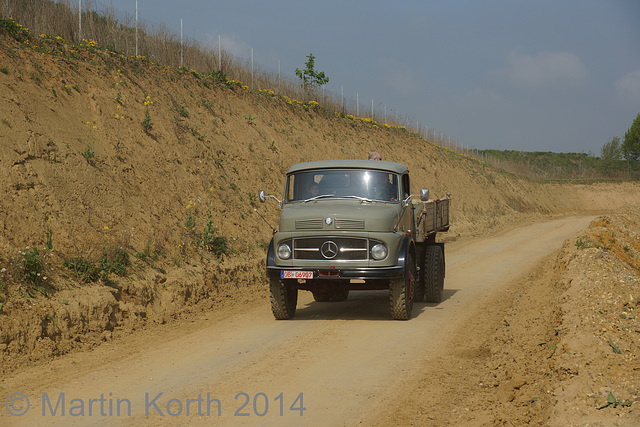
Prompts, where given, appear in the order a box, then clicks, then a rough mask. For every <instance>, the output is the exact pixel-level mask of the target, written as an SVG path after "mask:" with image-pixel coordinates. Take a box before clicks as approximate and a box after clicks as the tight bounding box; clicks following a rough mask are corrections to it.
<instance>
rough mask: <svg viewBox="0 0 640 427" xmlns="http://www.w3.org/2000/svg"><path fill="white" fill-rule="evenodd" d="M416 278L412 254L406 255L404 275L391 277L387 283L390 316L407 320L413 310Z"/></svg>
mask: <svg viewBox="0 0 640 427" xmlns="http://www.w3.org/2000/svg"><path fill="white" fill-rule="evenodd" d="M415 279H416V264H415V262H414V260H413V254H411V253H409V255H408V256H407V263H406V268H405V270H404V277H402V278H400V279H393V280H391V283H389V302H390V303H391V317H392V318H393V319H395V320H409V319H410V318H411V311H412V310H413V299H414V290H415Z"/></svg>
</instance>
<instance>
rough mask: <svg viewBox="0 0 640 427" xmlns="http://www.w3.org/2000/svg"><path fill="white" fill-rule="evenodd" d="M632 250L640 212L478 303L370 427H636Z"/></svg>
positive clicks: (638, 284) (600, 227)
mask: <svg viewBox="0 0 640 427" xmlns="http://www.w3.org/2000/svg"><path fill="white" fill-rule="evenodd" d="M639 255H640V208H639V207H638V206H635V207H632V208H625V209H621V210H620V212H618V213H612V214H606V215H603V216H600V217H598V218H597V219H596V220H594V221H592V222H591V224H590V225H589V227H588V228H587V229H585V231H584V232H581V233H580V234H579V235H578V236H577V238H575V239H571V240H568V241H567V242H565V244H564V245H563V247H562V249H561V250H559V251H557V252H556V253H554V254H550V255H549V256H547V257H546V259H545V260H544V261H543V262H541V263H540V264H538V266H537V267H536V268H535V269H534V270H532V271H531V272H530V273H528V274H527V275H526V276H524V277H522V278H521V279H520V280H519V281H518V282H515V283H513V286H512V287H511V289H509V290H508V291H507V292H504V293H502V294H498V295H494V297H492V298H491V299H490V301H489V303H488V304H480V305H478V306H477V307H474V308H473V309H474V310H476V313H475V314H474V315H473V316H472V317H473V319H474V320H473V321H472V322H471V323H470V324H469V325H467V327H466V328H464V330H459V331H458V332H457V333H456V334H455V335H454V336H453V337H452V339H451V341H450V342H452V343H454V345H450V346H448V347H447V348H446V349H445V351H444V352H445V353H446V354H447V356H446V357H440V358H437V359H435V360H432V359H428V360H425V361H424V362H423V363H421V366H424V367H425V368H424V372H425V373H422V374H421V373H418V374H417V375H416V378H415V380H414V381H413V382H412V383H410V384H406V387H405V388H406V390H407V391H406V392H405V393H403V394H400V395H399V396H397V398H396V399H393V400H390V401H388V402H387V403H386V404H385V405H383V406H381V407H380V408H379V411H377V412H376V413H374V414H373V416H371V417H370V419H371V420H373V421H372V423H373V425H389V423H394V424H403V425H446V424H452V425H508V426H520V425H552V426H586V425H589V426H600V425H603V426H604V425H618V426H637V425H639V424H640V406H639V405H640V403H639V402H640V359H639V358H638V351H637V349H638V348H640V275H639V274H638V273H639V270H638V268H639V267H640V257H639ZM469 331H472V332H469Z"/></svg>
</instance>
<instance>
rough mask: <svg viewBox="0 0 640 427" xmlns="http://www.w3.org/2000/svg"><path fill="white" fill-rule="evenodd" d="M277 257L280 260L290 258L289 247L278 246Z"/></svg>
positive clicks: (284, 245)
mask: <svg viewBox="0 0 640 427" xmlns="http://www.w3.org/2000/svg"><path fill="white" fill-rule="evenodd" d="M278 257H280V259H289V258H291V248H290V247H289V245H286V244H284V243H282V244H281V245H280V246H278Z"/></svg>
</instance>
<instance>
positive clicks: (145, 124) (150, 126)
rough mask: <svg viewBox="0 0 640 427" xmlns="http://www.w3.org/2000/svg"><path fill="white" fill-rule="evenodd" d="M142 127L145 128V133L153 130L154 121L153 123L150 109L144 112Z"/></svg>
mask: <svg viewBox="0 0 640 427" xmlns="http://www.w3.org/2000/svg"><path fill="white" fill-rule="evenodd" d="M142 129H144V131H145V133H149V132H151V131H152V130H153V123H151V116H149V111H147V112H145V113H144V120H142Z"/></svg>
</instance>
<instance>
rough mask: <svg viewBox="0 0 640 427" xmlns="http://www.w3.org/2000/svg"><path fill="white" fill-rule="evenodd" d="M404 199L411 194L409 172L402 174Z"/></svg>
mask: <svg viewBox="0 0 640 427" xmlns="http://www.w3.org/2000/svg"><path fill="white" fill-rule="evenodd" d="M401 191H402V199H403V200H404V199H406V198H407V197H409V195H410V194H411V186H410V185H409V174H404V175H402V187H401Z"/></svg>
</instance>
